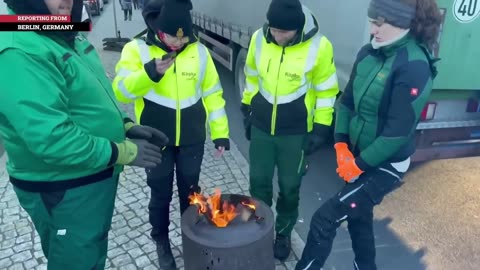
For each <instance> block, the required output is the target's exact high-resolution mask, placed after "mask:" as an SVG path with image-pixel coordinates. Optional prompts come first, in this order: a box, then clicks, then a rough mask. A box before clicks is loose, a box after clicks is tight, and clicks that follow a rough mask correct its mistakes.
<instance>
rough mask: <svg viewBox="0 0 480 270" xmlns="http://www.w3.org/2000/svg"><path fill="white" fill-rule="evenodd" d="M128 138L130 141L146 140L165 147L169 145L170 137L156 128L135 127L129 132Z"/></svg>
mask: <svg viewBox="0 0 480 270" xmlns="http://www.w3.org/2000/svg"><path fill="white" fill-rule="evenodd" d="M126 135H127V138H130V139H144V140H148V141H149V142H151V143H153V144H155V145H158V146H160V147H161V146H164V145H166V144H167V143H168V137H167V135H165V134H164V133H163V132H161V131H160V130H158V129H156V128H152V127H149V126H142V125H134V126H133V127H131V128H130V129H129V130H128V131H127V134H126Z"/></svg>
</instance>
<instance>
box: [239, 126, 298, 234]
mask: <svg viewBox="0 0 480 270" xmlns="http://www.w3.org/2000/svg"><path fill="white" fill-rule="evenodd" d="M304 142H305V135H290V136H272V135H270V134H268V133H265V132H263V131H262V130H260V129H258V128H256V127H255V126H252V130H251V141H250V149H249V156H250V194H251V195H252V196H253V197H255V198H257V199H260V200H261V201H263V202H265V203H266V204H267V205H268V206H272V203H273V202H272V198H273V182H272V181H273V175H274V171H275V166H276V167H277V169H278V186H279V189H280V191H279V196H278V199H277V205H276V210H277V220H276V222H275V231H276V232H277V233H278V234H281V235H284V236H290V234H291V232H292V230H293V228H294V226H295V224H296V222H297V218H298V203H299V200H300V186H301V182H302V176H303V174H304V173H305V157H304V153H303V145H304Z"/></svg>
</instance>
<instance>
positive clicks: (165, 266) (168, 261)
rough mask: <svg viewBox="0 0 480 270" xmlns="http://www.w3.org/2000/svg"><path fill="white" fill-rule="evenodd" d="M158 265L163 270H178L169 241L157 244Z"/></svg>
mask: <svg viewBox="0 0 480 270" xmlns="http://www.w3.org/2000/svg"><path fill="white" fill-rule="evenodd" d="M157 255H158V264H159V265H160V269H161V270H177V265H176V263H175V258H173V254H172V249H171V247H170V241H169V240H168V239H166V240H162V241H158V242H157Z"/></svg>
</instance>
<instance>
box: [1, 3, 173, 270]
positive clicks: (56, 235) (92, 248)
mask: <svg viewBox="0 0 480 270" xmlns="http://www.w3.org/2000/svg"><path fill="white" fill-rule="evenodd" d="M5 2H6V3H7V4H8V7H9V9H10V11H11V12H12V13H15V14H54V15H71V16H72V20H73V21H77V22H78V21H80V20H81V14H82V5H83V3H82V1H74V0H44V1H42V0H5ZM0 63H2V64H1V65H0V81H1V82H2V84H1V86H0V96H1V97H2V98H1V99H2V105H1V106H0V135H1V137H2V139H3V142H4V145H5V150H6V152H7V154H8V158H9V160H8V163H7V171H8V173H9V176H10V181H11V183H12V184H13V187H14V190H15V192H16V194H17V196H18V199H19V201H20V204H21V206H22V207H23V208H24V209H25V210H26V211H27V213H28V214H29V215H30V217H31V219H32V221H33V223H34V225H35V229H36V230H37V232H38V234H39V235H40V239H41V244H42V249H43V252H44V253H45V256H46V257H47V259H48V269H59V270H60V269H61V270H65V269H69V270H72V269H79V270H80V269H82V270H84V269H103V268H104V267H105V259H106V256H107V239H108V231H109V229H110V224H111V218H112V214H113V207H114V200H115V195H116V188H117V183H118V177H119V173H120V172H121V171H122V169H123V165H134V166H139V167H144V168H153V167H155V166H156V165H157V164H160V163H161V153H160V152H161V147H162V145H164V144H165V143H167V141H168V139H167V138H166V136H165V135H164V134H163V133H162V132H160V131H158V130H156V129H153V128H151V127H146V126H140V125H135V124H134V123H133V121H131V120H129V119H128V118H127V116H126V115H125V114H124V113H123V112H122V111H121V110H120V109H119V107H118V106H117V103H116V101H115V97H114V94H113V90H112V88H111V83H110V81H109V80H108V78H107V77H106V76H105V71H104V69H103V67H102V64H101V62H100V59H99V57H98V54H97V53H96V50H95V48H94V47H93V46H92V45H91V44H90V43H89V42H88V41H87V40H86V39H85V38H84V37H83V36H82V35H80V34H77V33H75V32H1V33H0ZM126 137H128V138H129V139H126Z"/></svg>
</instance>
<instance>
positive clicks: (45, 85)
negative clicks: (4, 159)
mask: <svg viewBox="0 0 480 270" xmlns="http://www.w3.org/2000/svg"><path fill="white" fill-rule="evenodd" d="M0 62H1V63H2V64H1V65H0V81H1V82H2V84H1V85H0V96H1V100H2V101H1V104H2V105H1V106H0V136H1V137H3V142H4V145H5V149H6V152H7V154H8V157H9V160H8V163H7V171H8V173H9V175H10V179H11V181H12V183H13V184H14V185H16V186H21V187H25V188H26V189H28V190H32V191H37V190H42V189H47V190H52V189H53V190H54V189H59V188H61V187H63V188H68V187H72V186H76V185H77V186H79V185H84V184H87V183H89V182H90V183H91V182H95V181H100V180H103V179H106V178H108V177H110V176H111V175H112V174H113V173H119V172H120V171H121V170H122V169H123V168H122V166H115V167H114V166H113V165H112V164H114V162H115V159H116V154H115V153H113V152H115V151H114V150H112V148H113V147H114V146H112V145H113V142H116V143H120V142H122V141H123V140H124V139H125V128H124V119H125V118H126V115H125V114H124V113H123V112H122V111H121V110H120V109H119V107H118V105H117V102H116V100H115V96H114V94H113V90H112V87H111V83H110V81H109V79H108V78H107V76H106V73H105V70H104V68H103V66H102V63H101V61H100V58H99V56H98V54H97V52H96V50H95V48H94V47H93V46H92V44H90V43H89V42H88V41H87V40H86V38H85V37H84V36H83V35H81V34H78V35H76V36H75V37H74V39H70V40H69V42H66V41H64V40H63V39H61V38H59V39H55V36H47V35H44V34H39V33H36V32H0ZM53 182H69V184H68V185H62V184H60V185H58V183H53ZM52 183H53V185H52ZM55 184H57V185H55ZM63 184H65V183H63ZM29 185H33V186H29ZM42 185H43V186H42Z"/></svg>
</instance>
